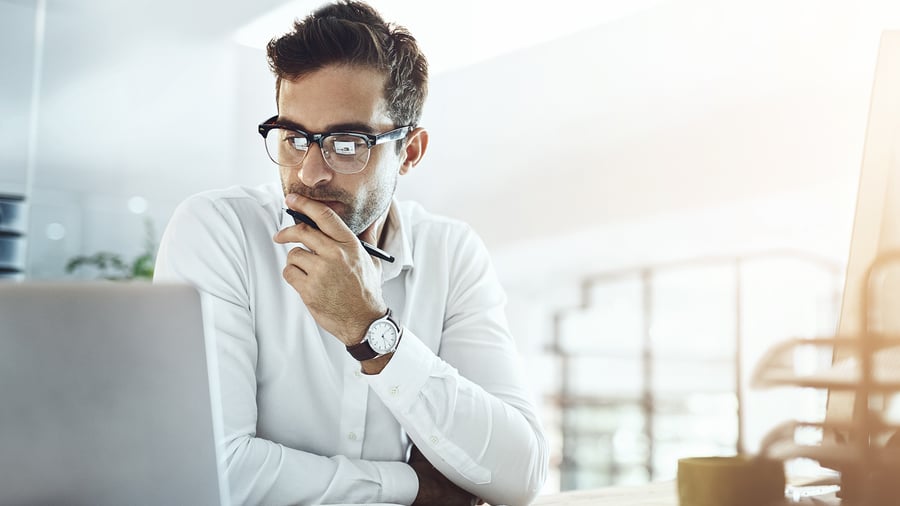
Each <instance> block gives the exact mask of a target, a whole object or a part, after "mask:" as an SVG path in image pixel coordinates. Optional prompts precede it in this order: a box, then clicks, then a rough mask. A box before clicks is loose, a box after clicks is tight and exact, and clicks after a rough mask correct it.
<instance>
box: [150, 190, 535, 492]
mask: <svg viewBox="0 0 900 506" xmlns="http://www.w3.org/2000/svg"><path fill="white" fill-rule="evenodd" d="M283 208H284V195H283V194H282V192H281V187H280V186H277V185H269V186H265V187H260V188H255V189H252V188H243V187H233V188H229V189H226V190H220V191H211V192H205V193H202V194H199V195H195V196H193V197H191V198H189V199H188V200H186V201H185V202H184V203H182V204H181V205H180V206H179V207H178V209H177V210H176V211H175V213H174V215H173V217H172V219H171V221H170V222H169V225H168V227H167V229H166V231H165V234H164V235H163V238H162V243H161V246H160V250H159V255H158V259H157V264H156V280H163V281H185V282H188V283H191V284H193V285H194V286H196V287H197V288H198V289H199V290H200V291H201V292H202V293H203V294H204V296H205V297H207V299H208V301H211V304H209V305H211V306H212V312H213V321H214V327H215V330H216V335H215V339H216V343H217V344H216V346H217V350H218V364H219V372H220V382H221V394H222V406H223V421H224V437H225V441H224V445H223V447H224V449H225V454H226V462H227V463H226V469H227V476H228V480H229V483H230V490H231V494H232V500H233V501H234V502H235V503H236V504H265V505H278V504H328V503H366V502H369V503H372V502H384V503H400V504H410V503H412V502H413V500H414V499H415V496H416V493H417V490H418V480H417V478H416V475H415V473H414V471H413V470H412V468H411V467H409V466H408V465H407V464H406V463H405V461H406V458H407V454H408V450H409V447H410V444H412V443H414V444H415V445H416V446H417V447H418V448H419V449H420V450H421V451H422V453H423V454H424V455H425V456H426V457H427V458H428V460H429V461H430V462H431V463H432V464H434V465H435V467H437V468H438V470H440V471H441V473H442V474H444V475H445V476H447V477H448V478H450V479H451V480H453V481H454V482H455V483H457V484H460V485H462V486H463V487H464V488H466V489H468V490H470V491H471V492H473V493H474V494H476V495H477V496H478V497H481V498H483V499H485V500H486V501H488V502H489V503H492V504H510V505H516V504H527V503H528V502H529V501H531V500H532V499H533V498H534V496H535V495H536V494H537V493H538V491H539V489H540V488H541V486H542V485H543V483H544V479H545V476H546V469H547V455H548V450H547V443H546V440H545V438H544V435H543V433H542V429H541V426H540V423H539V421H538V419H537V416H536V415H535V410H534V406H533V404H532V402H531V401H530V396H529V393H528V392H527V389H526V387H525V381H524V375H523V371H522V368H521V365H520V362H519V358H518V356H517V353H516V350H515V346H514V343H513V339H512V338H511V337H510V334H509V331H508V329H507V323H506V318H505V315H504V304H505V294H504V292H503V290H502V289H501V287H500V285H499V283H498V280H497V278H496V276H495V274H494V272H493V268H492V266H491V263H490V257H489V255H488V253H487V251H486V249H485V247H484V245H483V244H482V242H481V241H480V239H479V238H478V237H477V236H476V235H475V234H474V233H473V232H472V230H471V229H470V228H469V227H468V226H467V225H465V224H463V223H461V222H458V221H454V220H450V219H446V218H441V217H438V216H434V215H432V214H429V213H427V212H426V211H425V210H424V209H422V207H421V206H419V205H417V204H414V203H407V202H403V203H400V202H398V201H394V202H393V203H392V205H391V208H390V211H389V213H388V220H387V225H386V226H387V229H386V232H385V235H384V239H383V241H382V243H381V247H382V249H384V250H386V251H387V252H389V253H391V254H392V255H394V256H395V257H396V262H395V263H387V262H382V284H383V286H382V289H383V295H384V299H385V302H386V303H387V304H388V306H389V307H390V308H391V309H392V310H393V313H394V316H395V318H396V319H397V320H398V322H399V323H400V324H401V325H402V326H403V327H404V330H403V337H402V340H401V342H400V345H399V347H398V349H397V351H396V353H395V354H394V356H393V357H392V359H391V360H390V362H389V363H388V365H387V367H385V368H384V370H383V371H382V372H381V373H380V374H377V375H365V374H362V373H361V371H360V364H359V362H357V361H356V360H354V359H353V358H352V357H351V356H350V355H349V354H348V353H347V351H346V349H345V348H344V345H343V344H342V343H341V342H340V341H339V340H338V339H337V338H335V337H334V336H332V335H330V334H329V333H328V332H326V331H325V330H323V329H322V328H321V327H319V326H318V325H317V324H316V321H315V320H314V319H313V318H312V316H311V315H310V313H309V311H308V310H307V309H306V307H305V306H304V304H303V301H302V300H301V298H300V296H299V295H298V294H297V292H296V291H295V290H294V288H293V287H291V286H290V285H289V284H288V283H287V282H286V281H284V279H283V278H282V275H281V273H282V269H283V268H284V266H285V265H286V258H287V253H288V252H289V251H290V250H291V249H292V248H293V247H295V246H296V244H278V243H276V242H274V241H273V239H272V237H273V236H274V235H275V233H276V232H277V231H278V230H279V229H280V228H284V227H287V226H290V225H293V219H292V218H290V217H289V216H287V215H286V214H285V213H284V212H283Z"/></svg>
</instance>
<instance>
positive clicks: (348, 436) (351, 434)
mask: <svg viewBox="0 0 900 506" xmlns="http://www.w3.org/2000/svg"><path fill="white" fill-rule="evenodd" d="M347 439H349V440H350V441H356V433H355V432H351V433H350V434H347Z"/></svg>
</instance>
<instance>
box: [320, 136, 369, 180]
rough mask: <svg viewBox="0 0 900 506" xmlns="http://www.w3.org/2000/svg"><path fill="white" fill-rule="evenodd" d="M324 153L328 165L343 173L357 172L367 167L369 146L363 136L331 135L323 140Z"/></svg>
mask: <svg viewBox="0 0 900 506" xmlns="http://www.w3.org/2000/svg"><path fill="white" fill-rule="evenodd" d="M322 145H323V146H324V150H323V153H322V154H323V155H324V156H325V161H326V162H328V166H329V167H331V169H332V170H334V171H335V172H340V173H341V174H355V173H357V172H360V171H361V170H363V169H364V168H366V163H367V162H368V161H369V146H368V144H366V140H365V138H363V137H357V136H355V135H329V136H328V137H326V138H325V139H324V140H323V141H322Z"/></svg>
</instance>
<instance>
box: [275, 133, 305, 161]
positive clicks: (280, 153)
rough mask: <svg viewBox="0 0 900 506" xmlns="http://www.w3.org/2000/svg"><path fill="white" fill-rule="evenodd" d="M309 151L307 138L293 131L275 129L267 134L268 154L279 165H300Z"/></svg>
mask: <svg viewBox="0 0 900 506" xmlns="http://www.w3.org/2000/svg"><path fill="white" fill-rule="evenodd" d="M307 151H309V142H308V141H307V140H306V137H304V136H301V135H300V134H298V133H297V132H294V131H292V130H286V129H284V128H273V129H271V130H269V133H268V134H266V152H268V153H269V158H271V159H272V161H273V162H275V163H277V164H278V165H285V166H288V167H292V166H294V165H300V162H302V161H303V158H304V157H305V156H306V153H307Z"/></svg>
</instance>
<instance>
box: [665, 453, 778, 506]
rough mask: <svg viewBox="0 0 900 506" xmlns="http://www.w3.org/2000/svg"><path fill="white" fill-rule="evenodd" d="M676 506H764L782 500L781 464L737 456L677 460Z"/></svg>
mask: <svg viewBox="0 0 900 506" xmlns="http://www.w3.org/2000/svg"><path fill="white" fill-rule="evenodd" d="M677 481H678V504H680V506H767V505H771V504H782V503H783V501H784V485H785V480H784V463H783V462H781V461H779V460H772V459H765V458H759V457H751V456H745V455H738V456H736V457H694V458H685V459H680V460H679V461H678V480H677Z"/></svg>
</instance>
